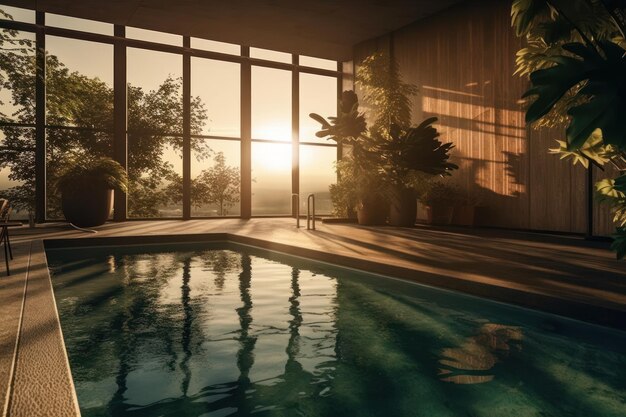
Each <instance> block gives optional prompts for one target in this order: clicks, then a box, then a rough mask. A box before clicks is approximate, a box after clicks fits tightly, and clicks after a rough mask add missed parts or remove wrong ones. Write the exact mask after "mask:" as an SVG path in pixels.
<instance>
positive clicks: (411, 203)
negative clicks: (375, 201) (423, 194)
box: [389, 188, 417, 227]
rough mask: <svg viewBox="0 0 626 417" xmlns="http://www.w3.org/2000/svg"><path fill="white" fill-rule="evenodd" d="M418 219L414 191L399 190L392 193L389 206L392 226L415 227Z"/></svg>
mask: <svg viewBox="0 0 626 417" xmlns="http://www.w3.org/2000/svg"><path fill="white" fill-rule="evenodd" d="M416 218H417V197H416V195H415V192H414V191H413V190H412V189H408V188H398V189H396V190H394V191H393V192H392V195H391V204H390V206H389V224H390V225H391V226H401V227H413V226H415V220H416Z"/></svg>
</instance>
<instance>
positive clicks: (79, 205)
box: [61, 187, 113, 227]
mask: <svg viewBox="0 0 626 417" xmlns="http://www.w3.org/2000/svg"><path fill="white" fill-rule="evenodd" d="M61 207H62V209H63V215H64V216H65V219H66V220H67V221H68V222H70V223H72V224H73V225H75V226H78V227H94V226H100V225H102V224H104V223H105V222H106V221H107V219H108V218H109V215H110V214H111V210H113V190H107V189H106V188H100V187H94V188H91V189H87V190H80V191H78V192H76V191H73V192H64V193H62V195H61Z"/></svg>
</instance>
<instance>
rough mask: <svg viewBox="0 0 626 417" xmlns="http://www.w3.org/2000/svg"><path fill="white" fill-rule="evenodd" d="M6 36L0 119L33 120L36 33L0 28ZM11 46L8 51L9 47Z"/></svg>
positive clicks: (1, 32) (4, 37) (1, 74)
mask: <svg viewBox="0 0 626 417" xmlns="http://www.w3.org/2000/svg"><path fill="white" fill-rule="evenodd" d="M0 36H2V38H3V39H4V40H5V48H6V50H4V51H3V52H2V54H3V59H4V60H5V61H6V63H8V64H9V65H3V66H2V69H0V80H2V81H3V83H5V85H3V86H2V88H0V120H2V121H7V122H19V123H35V34H34V33H29V32H19V31H12V30H7V29H0ZM9 50H10V51H9Z"/></svg>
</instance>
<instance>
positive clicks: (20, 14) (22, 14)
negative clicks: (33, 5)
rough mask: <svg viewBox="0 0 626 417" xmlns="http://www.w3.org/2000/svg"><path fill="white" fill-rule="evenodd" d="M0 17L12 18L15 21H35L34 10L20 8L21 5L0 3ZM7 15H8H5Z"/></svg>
mask: <svg viewBox="0 0 626 417" xmlns="http://www.w3.org/2000/svg"><path fill="white" fill-rule="evenodd" d="M0 10H1V11H2V12H4V13H0V19H8V20H14V21H16V22H24V23H35V11H34V10H29V9H22V8H21V7H12V6H5V5H4V4H0ZM6 15H8V16H6Z"/></svg>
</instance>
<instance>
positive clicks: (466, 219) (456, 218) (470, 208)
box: [452, 193, 480, 227]
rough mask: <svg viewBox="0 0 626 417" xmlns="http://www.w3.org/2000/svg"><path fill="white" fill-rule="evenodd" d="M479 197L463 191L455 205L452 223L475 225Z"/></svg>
mask: <svg viewBox="0 0 626 417" xmlns="http://www.w3.org/2000/svg"><path fill="white" fill-rule="evenodd" d="M479 204H480V203H479V198H478V197H476V196H473V195H470V194H468V193H462V194H461V195H460V196H459V198H458V200H457V203H456V205H455V206H454V215H453V216H452V224H455V225H457V226H469V227H474V226H475V225H476V217H477V216H476V213H477V211H478V208H479Z"/></svg>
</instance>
